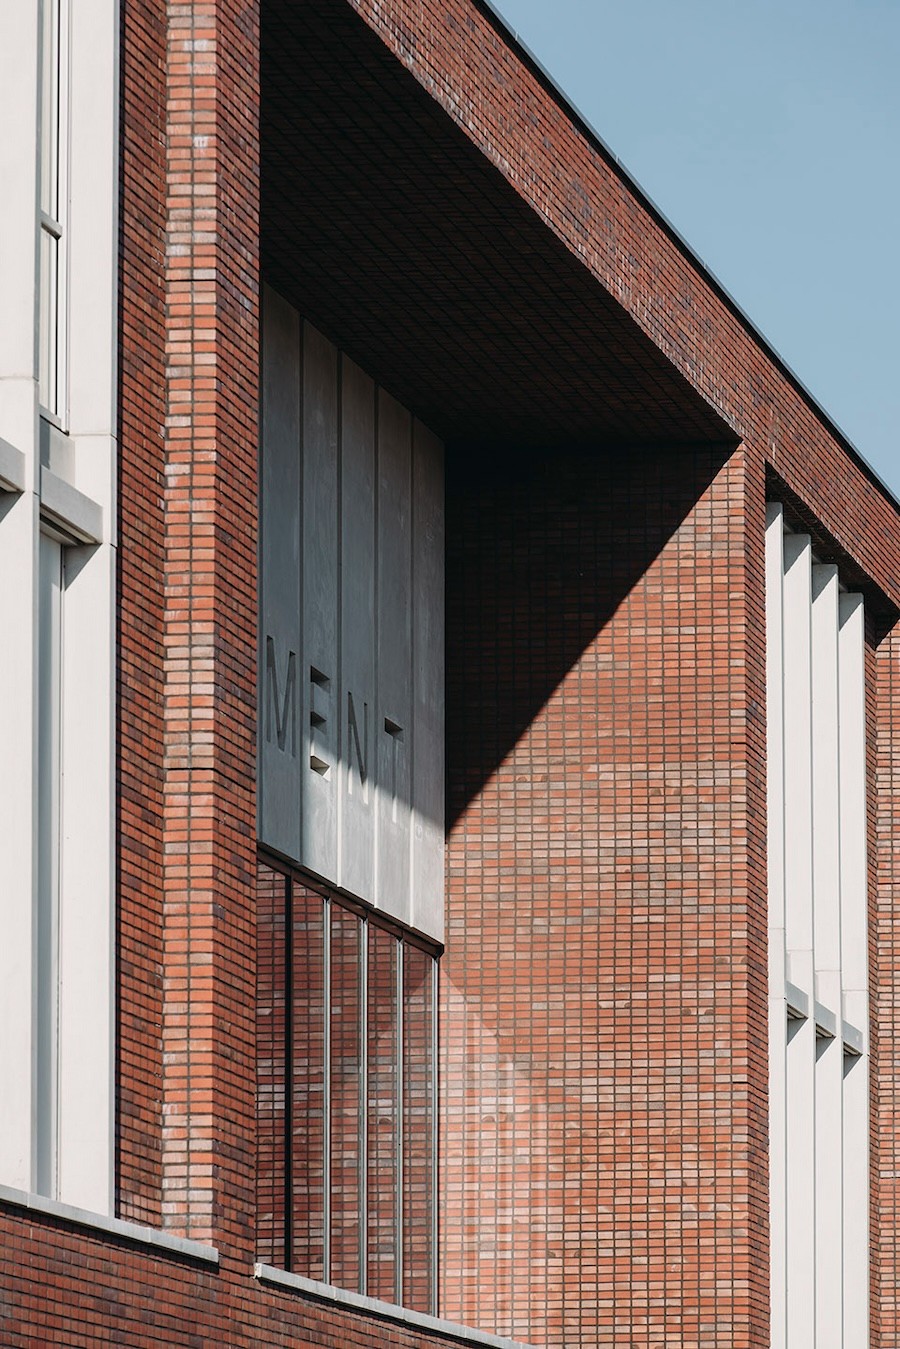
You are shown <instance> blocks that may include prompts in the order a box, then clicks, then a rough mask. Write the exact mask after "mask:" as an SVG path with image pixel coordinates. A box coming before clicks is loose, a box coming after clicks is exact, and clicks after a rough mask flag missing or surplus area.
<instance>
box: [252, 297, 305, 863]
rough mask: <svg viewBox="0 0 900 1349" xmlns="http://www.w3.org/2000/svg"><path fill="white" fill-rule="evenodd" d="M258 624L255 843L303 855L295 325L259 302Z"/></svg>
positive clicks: (288, 315) (293, 316)
mask: <svg viewBox="0 0 900 1349" xmlns="http://www.w3.org/2000/svg"><path fill="white" fill-rule="evenodd" d="M262 350H263V363H262V427H261V432H262V436H261V439H262V454H261V456H260V460H261V462H260V496H261V530H260V536H261V537H260V623H259V643H260V645H259V662H258V671H259V686H258V699H257V707H258V709H259V714H258V746H259V774H258V783H259V786H258V798H257V815H258V828H259V837H260V841H261V842H262V843H264V844H266V845H268V846H269V847H270V848H274V849H275V850H276V851H277V852H279V853H284V854H285V855H286V856H289V857H299V855H300V755H301V742H302V734H301V732H302V728H301V725H300V679H301V668H300V322H299V319H298V316H297V313H296V311H295V310H294V309H292V308H291V306H290V305H288V304H287V302H286V301H284V300H282V299H281V297H280V296H278V295H276V294H275V292H274V291H272V290H269V289H268V288H267V289H266V290H265V292H264V295H263V334H262Z"/></svg>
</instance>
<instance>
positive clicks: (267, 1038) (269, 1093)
mask: <svg viewBox="0 0 900 1349" xmlns="http://www.w3.org/2000/svg"><path fill="white" fill-rule="evenodd" d="M287 917H288V901H287V878H286V877H285V876H282V875H281V874H280V873H279V872H277V871H273V870H272V868H271V867H268V866H266V864H265V862H260V863H259V866H258V869H257V879H256V918H257V963H256V1054H257V1067H256V1090H257V1229H256V1230H257V1253H258V1256H259V1259H260V1260H262V1261H264V1262H265V1263H266V1264H270V1265H277V1266H279V1268H284V1266H285V1263H286V1260H287V1250H286V1242H285V1235H286V1228H287V1189H288V1170H287V1108H286V1107H287V1099H286V1087H287V1043H288V1040H287V1036H288V1027H287V1020H286V1012H287V998H288V993H289V989H288V958H287Z"/></svg>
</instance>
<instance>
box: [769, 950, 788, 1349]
mask: <svg viewBox="0 0 900 1349" xmlns="http://www.w3.org/2000/svg"><path fill="white" fill-rule="evenodd" d="M773 957H774V959H773V963H774V960H777V961H778V963H780V965H781V968H782V971H783V970H784V950H783V948H781V949H778V950H777V951H776V952H774V953H773ZM786 1010H787V1009H786V1004H785V1000H784V997H783V996H782V997H776V996H772V995H770V996H769V1303H770V1313H771V1347H772V1349H786V1346H787V1098H786V1082H787V1043H786V1036H785V1021H786Z"/></svg>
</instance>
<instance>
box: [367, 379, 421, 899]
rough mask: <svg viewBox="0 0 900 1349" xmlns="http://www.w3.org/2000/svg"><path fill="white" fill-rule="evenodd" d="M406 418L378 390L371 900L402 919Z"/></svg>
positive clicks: (408, 756)
mask: <svg viewBox="0 0 900 1349" xmlns="http://www.w3.org/2000/svg"><path fill="white" fill-rule="evenodd" d="M411 461H412V424H411V418H410V415H409V413H408V412H407V411H406V409H405V408H403V407H401V406H400V404H399V403H398V402H396V400H395V399H393V398H391V396H390V395H389V394H387V393H385V392H384V390H383V389H381V390H379V393H378V535H377V547H378V587H377V601H376V613H377V660H378V714H377V725H376V745H377V750H376V791H377V818H378V824H377V844H376V902H377V903H378V905H379V907H380V908H382V909H384V910H386V911H387V912H388V913H391V914H393V915H394V917H396V918H399V919H401V920H402V921H403V922H405V923H410V922H411V921H412V913H411V910H410V800H411V792H412V773H411V770H412V762H411V760H412V750H413V744H412V741H413V725H412V625H411V602H412V574H411V573H412V500H411V486H412V482H411V478H412V475H411Z"/></svg>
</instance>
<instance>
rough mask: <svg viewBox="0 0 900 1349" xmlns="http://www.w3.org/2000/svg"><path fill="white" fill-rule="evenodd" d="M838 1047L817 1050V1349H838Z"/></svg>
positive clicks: (827, 1044)
mask: <svg viewBox="0 0 900 1349" xmlns="http://www.w3.org/2000/svg"><path fill="white" fill-rule="evenodd" d="M843 1059H844V1054H843V1045H842V1043H841V1039H840V1023H838V1035H837V1038H835V1039H834V1040H821V1039H820V1040H818V1041H817V1045H816V1106H815V1109H816V1146H815V1154H816V1241H815V1260H816V1349H843V1343H844V1340H843V1334H844V1307H843V1281H844V1251H843V1219H842V1210H843V1186H842V1184H841V1171H842V1166H843Z"/></svg>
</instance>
